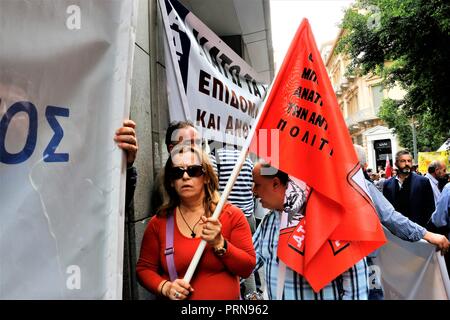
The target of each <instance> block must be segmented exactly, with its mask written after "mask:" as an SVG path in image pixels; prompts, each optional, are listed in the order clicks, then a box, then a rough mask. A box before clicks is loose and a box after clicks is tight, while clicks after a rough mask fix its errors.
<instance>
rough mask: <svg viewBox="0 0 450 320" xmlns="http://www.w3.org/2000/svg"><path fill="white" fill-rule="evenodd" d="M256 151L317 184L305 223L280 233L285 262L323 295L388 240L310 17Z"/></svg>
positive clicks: (268, 109)
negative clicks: (339, 277)
mask: <svg viewBox="0 0 450 320" xmlns="http://www.w3.org/2000/svg"><path fill="white" fill-rule="evenodd" d="M262 129H266V130H262ZM274 129H275V130H274ZM250 151H252V152H254V153H256V154H258V156H260V157H262V158H265V159H266V160H267V161H270V162H271V164H272V166H274V167H276V168H278V169H280V170H282V171H284V172H286V173H288V174H289V175H292V176H294V177H296V178H298V179H300V180H302V181H304V182H305V183H306V184H307V185H309V186H310V187H311V194H310V196H309V199H308V202H307V204H306V211H305V217H304V218H303V219H302V221H301V223H299V224H298V225H297V226H296V227H293V228H286V229H283V230H281V231H280V239H279V246H278V257H279V258H280V259H281V260H282V261H283V262H284V263H286V265H287V266H288V267H290V268H292V269H293V270H296V271H297V272H298V273H300V274H302V275H303V276H304V277H305V278H306V280H307V281H308V282H309V284H310V285H311V287H312V288H313V289H314V290H315V291H316V292H317V291H319V290H320V289H321V288H323V287H324V286H325V285H327V284H328V283H329V282H331V281H332V280H333V279H335V278H336V277H337V276H339V275H340V274H341V273H343V272H344V271H346V270H347V269H349V268H350V267H351V266H353V265H354V264H355V263H357V262H358V261H359V260H361V259H362V258H363V257H365V256H367V255H368V254H369V253H371V252H373V251H374V250H375V249H377V248H379V247H380V246H382V245H383V244H384V243H385V242H386V238H385V236H384V233H383V230H382V227H381V224H380V222H379V219H378V217H377V214H376V212H375V208H374V207H373V205H372V202H371V200H370V198H369V197H368V195H367V189H366V185H365V182H364V176H363V174H362V170H361V168H360V165H359V163H358V159H357V156H356V153H355V150H354V147H353V143H352V140H351V138H350V135H349V133H348V130H347V127H346V125H345V122H344V119H343V116H342V114H341V111H340V109H339V106H338V104H337V100H336V96H335V95H334V91H333V88H332V86H331V83H330V80H329V79H328V75H327V72H326V69H325V66H324V64H323V62H322V59H321V56H320V53H319V51H318V50H317V47H316V45H315V40H314V37H313V35H312V32H311V28H310V26H309V22H308V20H306V19H304V20H303V21H302V23H301V25H300V27H299V29H298V30H297V33H296V35H295V37H294V39H293V41H292V43H291V46H290V48H289V50H288V52H287V54H286V57H285V59H284V62H283V65H282V66H281V68H280V71H279V72H278V75H277V77H276V79H275V81H274V84H273V87H272V90H271V92H270V95H269V97H268V99H267V101H266V104H265V105H264V110H263V112H262V115H261V118H260V120H259V122H258V124H257V131H256V135H255V136H254V138H253V141H252V145H251V147H250ZM268 151H269V152H270V154H269V152H268ZM303 240H304V241H303Z"/></svg>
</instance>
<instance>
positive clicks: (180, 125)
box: [165, 120, 195, 152]
mask: <svg viewBox="0 0 450 320" xmlns="http://www.w3.org/2000/svg"><path fill="white" fill-rule="evenodd" d="M188 127H192V128H194V129H195V126H194V124H193V123H192V121H189V120H186V121H173V122H171V123H170V124H169V127H168V128H167V131H166V139H165V143H166V148H167V151H168V152H170V150H169V145H171V144H172V135H173V133H174V132H175V130H179V129H184V128H188Z"/></svg>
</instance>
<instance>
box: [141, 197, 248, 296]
mask: <svg viewBox="0 0 450 320" xmlns="http://www.w3.org/2000/svg"><path fill="white" fill-rule="evenodd" d="M219 220H220V222H221V223H222V235H223V236H224V238H225V239H226V240H227V242H228V246H227V252H226V253H225V255H224V256H223V257H217V256H216V255H215V254H214V251H213V249H212V248H211V247H210V246H208V245H206V248H205V251H204V252H203V255H202V258H201V259H200V262H199V264H198V266H197V269H196V271H195V273H194V276H193V277H192V279H191V286H192V288H193V289H194V292H193V293H192V294H191V295H190V297H189V299H192V300H222V299H223V300H234V299H239V296H240V289H239V277H243V278H247V277H248V276H249V275H250V274H251V272H252V271H253V268H254V267H255V264H256V254H255V249H254V248H253V242H252V234H251V231H250V226H249V224H248V222H247V219H246V218H245V216H244V214H243V213H242V211H241V210H240V209H239V208H237V207H235V206H233V205H231V204H226V205H225V207H224V209H223V210H222V213H221V214H220V218H219ZM174 222H175V227H174V229H175V230H174V250H175V253H174V259H175V266H176V269H177V273H178V277H179V278H183V277H184V274H185V273H186V270H187V269H188V267H189V264H190V262H191V260H192V257H193V256H194V253H195V251H196V250H197V247H198V245H199V244H200V241H201V239H200V238H195V239H192V238H190V237H189V238H188V237H186V236H184V235H183V234H181V232H180V231H179V229H178V227H177V219H176V216H175V219H174ZM165 242H166V218H165V217H157V216H154V217H153V218H152V219H151V220H150V222H149V224H148V226H147V229H146V230H145V233H144V237H143V240H142V246H141V252H140V257H139V260H138V262H137V266H136V271H137V274H138V278H139V280H140V283H141V284H142V285H143V286H144V287H146V288H148V289H149V290H150V291H151V292H153V293H154V294H158V292H157V289H158V285H159V284H160V283H161V281H163V280H168V279H169V273H168V270H167V263H166V257H165V255H164V249H165V246H166V245H165Z"/></svg>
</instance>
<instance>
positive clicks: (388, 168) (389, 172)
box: [385, 155, 392, 178]
mask: <svg viewBox="0 0 450 320" xmlns="http://www.w3.org/2000/svg"><path fill="white" fill-rule="evenodd" d="M385 173H386V178H390V177H392V167H391V162H390V161H389V155H386V169H385Z"/></svg>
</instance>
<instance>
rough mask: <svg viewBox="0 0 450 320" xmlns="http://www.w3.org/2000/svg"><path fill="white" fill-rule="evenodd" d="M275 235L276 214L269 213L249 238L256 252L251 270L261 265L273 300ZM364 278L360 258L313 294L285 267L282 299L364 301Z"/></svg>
mask: <svg viewBox="0 0 450 320" xmlns="http://www.w3.org/2000/svg"><path fill="white" fill-rule="evenodd" d="M279 234H280V213H279V212H277V211H272V212H270V213H269V214H267V215H266V216H265V217H264V219H263V221H262V222H261V224H260V225H259V227H258V229H257V230H256V232H255V234H254V235H253V245H254V247H255V251H256V267H255V270H258V269H259V268H261V267H262V266H263V265H264V271H265V281H266V288H267V295H268V297H269V299H270V300H274V299H276V297H277V284H278V283H277V278H278V257H277V248H278V237H279ZM367 279H368V270H367V263H366V259H365V258H364V259H362V260H360V261H359V262H358V263H356V264H355V265H354V266H353V267H351V268H350V269H348V270H347V271H346V272H344V273H342V274H341V275H340V276H339V277H337V278H336V279H335V280H333V281H332V282H330V283H329V284H328V285H327V286H325V287H324V288H323V289H322V290H321V291H319V292H318V293H315V292H314V290H313V289H312V288H311V286H310V285H309V283H308V282H307V281H306V279H305V278H303V276H301V275H300V274H298V273H297V272H295V271H293V270H292V269H290V268H289V267H286V280H285V284H284V292H283V300H367V298H368V290H369V289H368V283H367Z"/></svg>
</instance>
